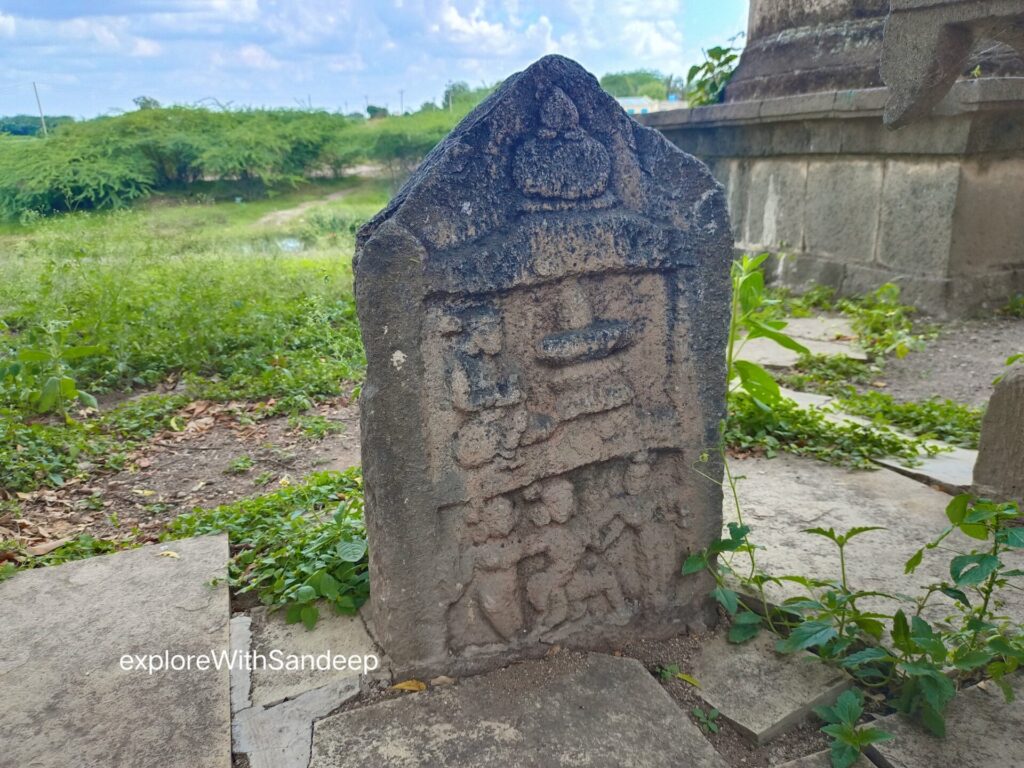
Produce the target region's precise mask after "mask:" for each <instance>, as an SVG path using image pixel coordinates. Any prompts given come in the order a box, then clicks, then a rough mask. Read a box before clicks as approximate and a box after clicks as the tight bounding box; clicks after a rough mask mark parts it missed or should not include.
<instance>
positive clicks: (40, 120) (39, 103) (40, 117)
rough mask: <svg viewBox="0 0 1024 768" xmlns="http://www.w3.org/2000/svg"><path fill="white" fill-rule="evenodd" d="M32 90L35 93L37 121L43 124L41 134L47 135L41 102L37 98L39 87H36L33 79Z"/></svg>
mask: <svg viewBox="0 0 1024 768" xmlns="http://www.w3.org/2000/svg"><path fill="white" fill-rule="evenodd" d="M32 90H33V91H35V94H36V106H37V107H39V122H40V123H42V124H43V136H49V135H50V134H49V133H48V132H47V130H46V116H45V115H44V114H43V102H41V101H40V100H39V89H38V88H36V84H35V81H33V82H32Z"/></svg>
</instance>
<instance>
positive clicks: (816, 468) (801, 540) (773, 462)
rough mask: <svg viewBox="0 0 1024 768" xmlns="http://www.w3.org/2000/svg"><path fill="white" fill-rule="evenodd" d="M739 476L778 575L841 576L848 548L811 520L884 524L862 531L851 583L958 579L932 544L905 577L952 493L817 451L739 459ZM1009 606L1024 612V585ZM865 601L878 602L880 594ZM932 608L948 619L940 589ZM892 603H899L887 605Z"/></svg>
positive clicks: (893, 585)
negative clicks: (826, 459)
mask: <svg viewBox="0 0 1024 768" xmlns="http://www.w3.org/2000/svg"><path fill="white" fill-rule="evenodd" d="M730 466H731V469H732V472H733V474H734V475H742V476H743V478H744V479H742V480H740V481H739V497H740V503H741V504H742V508H743V514H744V519H745V521H746V523H747V524H748V525H750V526H751V527H752V529H753V531H752V533H751V538H752V539H753V541H754V543H755V544H757V545H759V546H761V547H763V548H764V549H761V550H759V551H758V562H759V565H761V566H762V567H763V568H765V569H766V570H767V571H768V572H770V573H774V574H783V573H799V574H802V575H805V576H815V577H820V578H837V577H838V574H839V557H838V555H837V553H836V549H835V547H834V545H833V544H832V543H831V542H830V541H827V540H826V539H824V538H822V537H820V536H812V535H810V534H805V533H801V531H802V530H803V529H805V528H813V527H818V526H820V527H824V528H828V527H830V526H831V527H834V528H836V530H839V531H845V530H848V529H850V528H853V527H854V526H869V525H880V526H885V527H886V528H887V529H888V530H886V531H874V532H871V533H867V534H864V535H863V536H860V537H858V538H857V539H854V540H853V541H852V542H851V543H850V544H849V545H848V547H847V555H848V564H847V565H848V573H849V576H850V580H851V583H852V584H853V585H854V586H855V587H858V588H861V589H870V590H880V591H900V592H912V591H913V590H914V589H915V587H916V586H922V585H925V584H928V583H931V582H934V581H941V580H943V579H948V578H949V559H950V557H951V555H950V554H949V553H943V552H941V551H933V552H929V553H927V554H926V555H925V559H924V562H923V563H922V565H921V566H920V567H919V568H918V569H917V571H916V572H915V573H914V574H913V575H912V576H906V575H905V574H904V572H903V566H904V563H905V562H906V560H907V559H908V558H909V557H910V556H911V555H912V554H913V553H914V552H915V551H916V550H917V549H918V548H919V547H921V546H922V545H923V544H924V543H925V542H927V541H931V540H932V539H933V538H935V537H936V536H937V535H938V534H939V533H941V531H942V530H943V529H944V528H945V527H946V525H947V524H948V521H947V519H946V514H945V510H946V506H947V505H948V504H949V500H950V496H948V495H947V494H945V493H942V492H941V491H937V490H935V489H934V488H930V487H928V486H927V485H922V484H921V483H919V482H917V481H915V480H912V479H910V478H908V477H904V476H903V475H901V474H898V473H896V472H892V471H891V470H888V469H879V470H875V471H872V472H865V471H849V470H846V469H843V468H841V467H834V466H831V465H828V464H825V463H823V462H819V461H815V460H814V459H808V458H803V457H799V456H792V455H790V454H786V453H780V454H779V455H778V456H777V457H775V458H774V459H765V458H751V459H743V460H733V461H732V462H731V464H730ZM723 514H724V520H725V522H729V521H731V520H735V510H734V508H733V505H732V499H731V497H730V496H729V495H728V494H727V495H726V498H725V499H724V503H723ZM977 543H978V542H974V541H973V540H970V539H968V538H967V537H965V536H962V535H961V534H959V533H955V534H952V535H951V536H950V538H949V539H947V540H946V545H947V546H949V547H952V548H955V549H958V550H960V551H968V550H970V549H973V548H974V547H975V546H976V544H977ZM1003 559H1004V562H1006V564H1007V567H1009V568H1021V567H1024V552H1014V553H1010V554H1008V555H1006V556H1005V557H1004V558H1003ZM768 591H769V597H770V598H771V599H773V600H777V601H778V600H782V599H784V598H786V597H791V596H795V595H798V594H803V591H802V588H801V587H799V586H797V585H786V586H785V587H781V588H780V587H773V586H771V585H769V587H768ZM1004 597H1005V599H1006V611H1007V613H1008V614H1009V615H1010V616H1012V617H1013V618H1015V619H1016V620H1018V621H1020V620H1022V619H1024V593H1021V592H1018V591H1014V590H1006V591H1005V593H1004ZM863 605H865V606H873V605H879V603H878V602H877V601H875V600H874V599H869V600H866V601H864V603H863ZM930 606H931V607H930V608H928V609H926V614H925V615H926V618H928V619H929V620H931V621H936V620H940V619H942V618H943V617H944V616H946V615H947V614H948V613H949V612H950V610H949V608H950V606H951V602H950V601H948V600H947V598H945V597H941V596H939V597H936V598H934V602H932V603H931V604H930ZM880 607H882V608H883V609H885V610H888V611H889V612H891V611H892V607H893V606H892V603H889V602H886V603H882V604H881V605H880Z"/></svg>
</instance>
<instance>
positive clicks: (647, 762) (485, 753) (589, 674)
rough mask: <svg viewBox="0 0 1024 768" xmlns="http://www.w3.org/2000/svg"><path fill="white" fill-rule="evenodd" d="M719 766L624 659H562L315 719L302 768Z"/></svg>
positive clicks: (672, 706)
mask: <svg viewBox="0 0 1024 768" xmlns="http://www.w3.org/2000/svg"><path fill="white" fill-rule="evenodd" d="M370 765H372V766H381V768H384V767H385V766H386V767H387V768H428V766H429V767H430V768H434V767H435V766H441V765H443V766H446V768H477V767H478V766H485V765H494V766H499V765H505V766H516V767H517V768H559V767H561V766H566V767H567V766H588V768H724V766H725V765H726V764H725V763H724V762H723V760H722V758H721V757H719V756H718V753H717V752H715V750H714V748H713V747H712V746H711V745H710V744H709V743H708V742H707V740H705V739H704V737H703V736H702V735H701V733H700V731H699V730H698V729H697V726H696V725H694V724H693V723H692V722H690V720H689V719H688V718H687V716H686V715H685V714H684V713H683V712H682V710H680V709H679V707H678V706H677V705H676V703H675V702H674V701H673V700H672V698H671V697H670V696H669V694H668V693H667V692H666V691H665V690H664V689H663V688H662V687H661V686H660V685H659V684H658V683H657V681H655V680H654V678H653V677H652V676H651V675H650V673H648V672H647V670H645V669H644V667H643V665H642V664H640V662H638V661H635V660H633V659H625V658H616V657H613V656H606V655H603V654H589V655H587V656H580V655H577V654H570V653H565V654H561V655H558V656H555V657H553V658H549V659H545V660H542V661H537V662H527V663H523V664H515V665H512V666H510V667H507V668H505V669H501V670H498V671H496V672H492V673H490V674H486V675H481V676H479V677H474V678H469V679H467V680H465V681H463V682H460V683H459V684H458V685H455V686H450V687H444V688H438V689H432V690H430V691H429V692H426V693H416V694H409V695H406V696H404V697H402V698H399V699H392V700H389V701H384V702H381V703H379V704H373V705H370V706H367V707H364V708H362V709H354V710H350V711H347V712H341V713H339V714H337V715H333V716H331V717H329V718H326V719H324V720H321V721H319V722H318V723H316V725H315V727H314V731H313V756H312V760H311V761H310V764H309V768H364V767H365V766H370Z"/></svg>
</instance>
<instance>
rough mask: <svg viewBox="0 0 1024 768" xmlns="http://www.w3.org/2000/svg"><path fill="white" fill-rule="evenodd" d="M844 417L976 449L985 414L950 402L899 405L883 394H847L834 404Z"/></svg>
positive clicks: (980, 410) (924, 401)
mask: <svg viewBox="0 0 1024 768" xmlns="http://www.w3.org/2000/svg"><path fill="white" fill-rule="evenodd" d="M836 406H837V407H838V408H840V409H842V410H844V411H846V412H847V413H852V414H854V415H857V416H865V417H867V418H869V419H871V420H872V421H874V423H875V424H877V425H880V426H893V427H897V428H899V429H901V430H905V431H907V432H910V433H911V434H913V435H917V436H918V437H922V438H928V439H935V440H942V441H944V442H947V443H951V444H953V445H960V446H963V447H965V448H977V447H978V438H979V436H980V433H981V419H982V417H983V416H984V414H985V412H984V410H983V409H981V408H971V407H969V406H966V405H961V404H960V403H957V402H954V401H953V400H938V399H929V400H922V401H919V402H911V403H899V402H896V400H894V399H893V397H892V395H889V394H886V393H884V392H865V393H863V394H860V393H853V392H851V393H848V394H846V395H845V396H843V397H841V398H840V399H839V400H838V401H836Z"/></svg>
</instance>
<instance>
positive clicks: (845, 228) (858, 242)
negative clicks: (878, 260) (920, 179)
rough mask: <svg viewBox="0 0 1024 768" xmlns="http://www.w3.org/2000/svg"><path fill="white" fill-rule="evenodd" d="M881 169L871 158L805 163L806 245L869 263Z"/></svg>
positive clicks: (846, 260)
mask: <svg viewBox="0 0 1024 768" xmlns="http://www.w3.org/2000/svg"><path fill="white" fill-rule="evenodd" d="M882 175H883V173H882V167H881V166H880V165H879V164H878V163H873V162H870V161H868V160H859V159H858V160H853V159H849V158H848V157H842V156H840V159H831V160H823V161H811V162H809V163H808V164H807V191H806V200H805V206H806V221H807V228H806V247H807V250H809V251H811V252H814V253H821V254H826V255H829V256H832V257H834V258H839V259H842V260H843V261H844V262H858V261H862V262H870V261H871V260H872V258H873V256H874V244H875V238H876V233H877V230H878V220H879V205H880V204H881V197H882Z"/></svg>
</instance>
